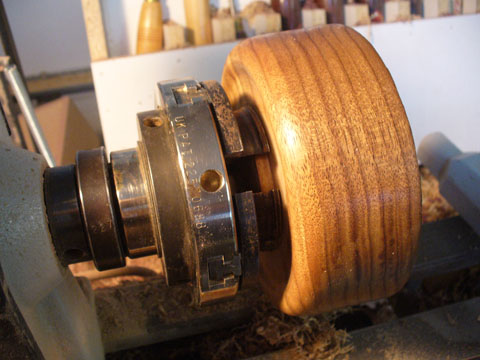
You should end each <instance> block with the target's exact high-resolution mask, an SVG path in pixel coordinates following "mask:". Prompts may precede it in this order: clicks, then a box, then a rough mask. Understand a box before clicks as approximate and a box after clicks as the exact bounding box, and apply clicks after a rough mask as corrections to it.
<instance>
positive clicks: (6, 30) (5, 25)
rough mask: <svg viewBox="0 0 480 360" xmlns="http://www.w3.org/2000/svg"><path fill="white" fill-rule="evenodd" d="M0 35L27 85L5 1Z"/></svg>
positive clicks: (0, 11)
mask: <svg viewBox="0 0 480 360" xmlns="http://www.w3.org/2000/svg"><path fill="white" fill-rule="evenodd" d="M0 34H1V35H0V36H1V39H2V44H3V49H4V50H5V55H7V56H9V57H10V59H11V61H12V62H13V63H14V64H15V65H17V67H18V71H19V73H20V76H21V77H22V80H23V82H24V83H26V82H25V76H24V74H23V71H22V64H21V63H20V57H19V56H18V52H17V47H16V46H15V40H14V39H13V34H12V29H11V28H10V23H9V22H8V17H7V12H6V11H5V6H4V5H3V0H0Z"/></svg>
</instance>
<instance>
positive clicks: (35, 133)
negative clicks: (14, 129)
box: [3, 64, 55, 167]
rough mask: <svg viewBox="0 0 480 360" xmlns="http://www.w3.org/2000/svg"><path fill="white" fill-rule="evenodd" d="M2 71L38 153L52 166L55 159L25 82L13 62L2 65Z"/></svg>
mask: <svg viewBox="0 0 480 360" xmlns="http://www.w3.org/2000/svg"><path fill="white" fill-rule="evenodd" d="M3 71H4V73H5V77H6V78H7V80H8V82H9V84H10V86H11V87H12V90H13V92H14V94H15V98H16V99H17V102H18V105H19V106H20V109H21V110H22V114H23V116H24V117H25V121H26V122H27V125H28V128H29V129H30V132H31V134H32V137H33V140H34V141H35V144H36V145H37V147H38V150H39V151H40V154H42V155H43V156H44V157H45V160H46V161H47V164H48V166H50V167H54V166H55V160H54V159H53V155H52V153H51V151H50V148H49V146H48V143H47V141H46V140H45V136H44V135H43V131H42V128H41V127H40V124H39V123H38V119H37V116H36V115H35V110H34V108H33V104H32V102H31V101H30V96H29V95H28V92H27V89H26V88H25V84H24V83H23V81H22V77H21V75H20V73H19V72H18V69H17V67H16V66H15V64H9V65H7V66H5V67H4V69H3Z"/></svg>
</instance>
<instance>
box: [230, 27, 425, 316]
mask: <svg viewBox="0 0 480 360" xmlns="http://www.w3.org/2000/svg"><path fill="white" fill-rule="evenodd" d="M222 83H223V87H224V89H225V91H226V93H227V95H228V97H229V99H230V101H231V102H232V105H233V107H234V108H238V107H240V106H243V105H249V106H251V107H252V108H254V109H255V110H256V111H257V112H258V114H259V115H260V117H261V119H262V121H263V123H264V125H265V128H266V131H267V134H268V137H269V140H270V144H271V147H272V153H271V157H270V166H271V168H272V171H273V173H274V177H275V183H276V186H277V187H278V188H279V189H280V191H281V194H282V200H283V202H284V211H285V214H284V215H285V217H284V218H285V219H287V220H286V221H285V228H284V236H283V239H282V243H281V246H280V248H279V249H278V250H276V251H274V252H263V253H262V254H261V259H260V261H261V265H260V266H261V270H260V281H261V283H262V286H263V288H264V291H265V292H266V293H267V294H268V295H269V296H270V298H271V299H272V301H273V302H274V304H276V305H277V306H278V307H279V308H280V309H281V310H282V311H284V312H285V313H288V314H292V315H300V314H306V313H318V312H321V311H328V310H331V309H334V308H339V307H342V306H346V305H350V304H355V303H359V302H361V301H366V300H371V299H376V298H380V297H384V296H388V295H390V294H392V293H394V292H396V291H397V290H399V288H400V287H401V286H403V284H404V283H405V281H406V280H407V278H408V275H409V271H410V269H411V266H412V261H413V260H414V255H415V251H416V247H417V239H418V234H419V230H420V223H421V199H420V198H421V194H420V178H419V173H418V166H417V160H416V154H415V147H414V143H413V138H412V134H411V130H410V126H409V123H408V120H407V117H406V114H405V111H404V108H403V105H402V103H401V101H400V98H399V96H398V93H397V90H396V88H395V85H394V83H393V81H392V78H391V76H390V73H389V72H388V70H387V69H386V67H385V65H384V64H383V62H382V60H381V59H380V57H379V56H378V55H377V53H376V52H375V50H374V49H373V47H372V46H371V45H370V44H369V43H368V42H367V41H366V40H365V39H364V38H363V37H362V36H361V35H359V34H358V33H357V32H355V31H354V30H353V29H350V28H347V27H344V26H342V25H328V26H324V27H319V28H314V29H309V30H294V31H289V32H283V33H278V34H273V35H266V36H262V37H256V38H253V39H248V40H246V41H244V42H242V43H241V44H239V45H238V46H236V47H235V48H234V49H233V51H232V52H231V53H230V55H229V57H228V59H227V62H226V65H225V68H224V72H223V79H222Z"/></svg>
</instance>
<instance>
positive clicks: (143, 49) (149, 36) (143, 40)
mask: <svg viewBox="0 0 480 360" xmlns="http://www.w3.org/2000/svg"><path fill="white" fill-rule="evenodd" d="M162 46H163V18H162V4H160V1H157V0H155V1H144V2H143V4H142V10H141V11H140V19H139V20H138V33H137V54H146V53H151V52H155V51H160V50H162Z"/></svg>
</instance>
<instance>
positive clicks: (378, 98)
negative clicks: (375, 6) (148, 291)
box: [0, 25, 421, 359]
mask: <svg viewBox="0 0 480 360" xmlns="http://www.w3.org/2000/svg"><path fill="white" fill-rule="evenodd" d="M159 80H161V79H159ZM156 105H157V108H156V109H153V110H151V111H148V112H144V113H139V114H138V115H137V120H136V121H137V124H138V129H139V134H140V141H139V143H138V146H137V148H135V149H128V150H124V151H117V152H112V153H111V154H110V161H108V158H107V155H106V154H105V151H104V149H103V148H99V149H94V150H85V151H80V152H78V154H77V158H76V164H74V165H69V166H62V167H47V165H46V163H45V161H44V160H43V158H42V157H41V156H39V155H35V154H32V153H29V152H26V151H24V150H21V149H18V148H15V147H13V145H11V144H8V135H6V132H5V131H4V137H3V138H2V150H1V152H0V153H1V156H2V163H3V164H4V165H3V166H4V170H3V171H2V175H1V184H2V186H1V190H0V191H1V192H2V194H1V196H2V199H6V200H5V204H4V206H2V207H3V210H2V211H3V212H2V216H1V218H2V220H1V228H2V235H1V239H0V244H1V245H0V253H1V255H0V263H1V267H2V269H3V276H2V285H3V286H4V287H5V289H7V290H6V291H7V292H8V293H9V294H10V295H11V296H10V297H9V299H11V300H12V301H11V303H12V304H16V305H15V306H16V307H17V309H18V310H19V313H20V314H21V316H22V317H23V320H22V321H24V323H25V324H26V325H27V327H26V328H28V329H29V332H30V333H29V334H27V335H26V336H27V338H28V339H30V340H31V341H30V340H29V341H27V342H26V343H30V345H31V351H33V352H35V351H36V350H38V349H40V352H41V354H43V356H44V357H45V358H48V359H50V358H52V359H53V358H57V359H58V358H82V359H84V358H85V359H87V358H88V359H94V358H99V357H100V358H101V357H103V352H104V350H103V345H102V339H101V337H100V330H99V328H98V323H97V320H96V315H95V310H94V309H93V307H92V303H91V299H90V300H89V299H88V297H85V296H84V293H85V290H82V288H81V287H80V286H79V284H78V283H77V282H76V280H75V279H74V278H73V277H72V275H71V273H70V271H69V270H68V268H67V266H68V265H69V264H74V263H78V262H83V261H87V260H93V261H94V263H95V265H96V267H97V269H98V270H107V269H112V268H118V267H122V266H124V265H125V257H130V258H137V257H143V256H147V255H152V254H157V255H158V256H159V257H160V258H161V259H162V263H163V266H164V275H165V281H166V283H167V284H168V285H170V286H173V285H177V284H185V283H188V284H192V293H193V294H194V295H193V298H194V300H195V302H196V303H198V304H201V305H202V306H208V303H212V302H218V301H220V300H227V299H230V298H232V297H235V296H236V294H237V293H238V292H241V291H242V287H244V286H245V287H246V286H247V285H248V283H249V282H254V283H257V282H258V283H260V284H261V287H262V289H263V291H264V292H265V293H266V294H267V296H268V298H269V299H270V301H271V302H272V303H273V304H274V305H275V306H276V307H278V308H279V309H280V310H281V311H283V312H285V313H287V314H290V315H305V314H314V313H319V312H324V311H329V310H332V309H337V308H340V307H344V306H347V305H353V304H357V303H360V302H364V301H368V300H373V299H378V298H382V297H386V296H389V295H391V294H393V293H395V292H396V291H398V290H399V289H400V288H401V287H402V286H403V285H404V284H405V282H406V281H407V279H408V277H409V274H410V271H411V268H412V265H413V262H414V259H415V254H416V250H417V241H418V237H419V232H420V225H421V194H420V178H419V171H418V162H417V158H416V153H415V147H414V143H413V139H412V134H411V130H410V127H409V123H408V120H407V117H406V114H405V110H404V108H403V106H402V103H401V101H400V98H399V96H398V93H397V90H396V88H395V85H394V83H393V81H392V78H391V76H390V73H389V72H388V70H387V69H386V67H385V65H384V64H383V62H382V60H381V59H380V57H379V56H378V54H377V53H376V52H375V50H374V49H373V47H372V46H371V45H370V44H369V43H368V42H367V40H365V39H364V38H363V37H362V36H360V35H359V34H358V33H356V32H355V31H354V30H353V29H350V28H347V27H344V26H341V25H331V26H324V27H320V28H312V29H309V30H294V31H289V32H282V33H277V34H273V35H267V36H261V37H255V38H252V39H248V40H245V41H243V42H242V43H240V44H239V45H237V47H236V48H234V50H233V51H232V52H231V53H230V55H229V57H228V59H227V61H226V64H225V67H224V71H223V78H222V83H221V84H219V83H217V82H214V81H206V82H197V81H195V80H193V79H183V80H175V81H162V82H159V83H158V86H157V89H156ZM132 121H135V120H134V119H132ZM5 184H10V185H8V186H5ZM32 184H33V185H32ZM13 185H15V186H13ZM25 213H29V214H32V215H31V216H30V217H29V218H25V217H24V216H23V215H21V214H25ZM27 227H28V231H25V228H27ZM34 239H35V241H33V240H34ZM23 263H28V264H29V266H28V267H29V269H28V271H27V270H26V269H25V268H22V267H21V266H19V265H20V264H23ZM32 275H34V279H35V281H32ZM20 284H21V285H20ZM86 293H88V291H86ZM53 303H55V304H62V309H63V310H62V311H61V312H59V313H55V314H53V313H52V312H51V311H48V309H51V306H52V304H53ZM12 306H13V305H12ZM80 314H81V315H80ZM75 315H77V316H75ZM72 319H75V321H73V320H72ZM22 321H20V323H21V322H22ZM45 324H49V326H48V328H49V329H50V330H49V331H45ZM62 339H63V341H64V342H63V345H61V344H60V340H62ZM65 342H66V343H68V346H64V345H65ZM72 349H75V351H76V352H75V355H72V351H73V350H72ZM78 349H80V350H78Z"/></svg>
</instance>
